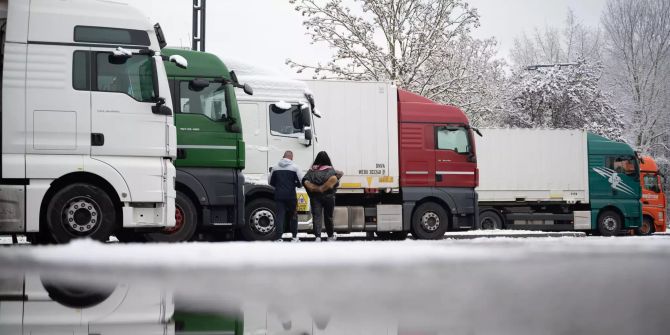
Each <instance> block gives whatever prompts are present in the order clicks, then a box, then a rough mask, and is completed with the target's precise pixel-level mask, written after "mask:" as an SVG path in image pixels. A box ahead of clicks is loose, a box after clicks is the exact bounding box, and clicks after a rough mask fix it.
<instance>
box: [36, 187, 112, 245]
mask: <svg viewBox="0 0 670 335" xmlns="http://www.w3.org/2000/svg"><path fill="white" fill-rule="evenodd" d="M46 225H47V227H48V228H49V231H50V232H51V235H52V236H53V239H54V241H55V242H56V243H67V242H69V241H70V240H72V239H76V238H83V237H88V238H91V239H94V240H98V241H102V242H107V240H109V236H110V235H112V233H113V232H114V230H115V228H116V211H115V210H114V203H113V202H112V199H111V198H110V197H109V195H107V193H106V192H105V191H103V190H102V189H100V188H99V187H97V186H94V185H90V184H84V183H77V184H72V185H68V186H66V187H64V188H63V189H61V190H59V191H58V192H56V194H54V196H53V198H51V201H49V205H48V206H47V212H46Z"/></svg>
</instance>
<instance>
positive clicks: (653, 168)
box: [640, 156, 658, 173]
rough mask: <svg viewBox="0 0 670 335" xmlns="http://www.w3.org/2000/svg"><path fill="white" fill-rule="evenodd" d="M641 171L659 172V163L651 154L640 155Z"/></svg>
mask: <svg viewBox="0 0 670 335" xmlns="http://www.w3.org/2000/svg"><path fill="white" fill-rule="evenodd" d="M640 171H641V172H650V173H655V172H658V165H657V164H656V161H654V159H653V158H652V157H651V156H642V157H640Z"/></svg>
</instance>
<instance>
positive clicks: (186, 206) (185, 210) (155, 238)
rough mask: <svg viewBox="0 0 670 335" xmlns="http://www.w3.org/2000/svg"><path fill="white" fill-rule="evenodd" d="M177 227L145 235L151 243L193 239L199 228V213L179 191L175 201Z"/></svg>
mask: <svg viewBox="0 0 670 335" xmlns="http://www.w3.org/2000/svg"><path fill="white" fill-rule="evenodd" d="M174 205H175V206H174V207H175V208H174V209H175V221H176V223H175V226H174V227H173V228H165V229H164V230H163V231H160V232H155V233H147V234H145V236H146V239H147V241H149V242H185V241H190V240H191V239H193V235H195V231H196V229H197V228H198V213H197V209H196V207H195V205H194V204H193V202H192V201H191V199H190V198H189V197H188V196H187V195H186V194H184V193H183V192H180V191H177V198H176V199H175V201H174Z"/></svg>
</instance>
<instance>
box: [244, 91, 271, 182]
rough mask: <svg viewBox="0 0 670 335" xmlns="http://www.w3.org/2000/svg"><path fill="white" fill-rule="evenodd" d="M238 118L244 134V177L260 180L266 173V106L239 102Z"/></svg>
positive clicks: (247, 179)
mask: <svg viewBox="0 0 670 335" xmlns="http://www.w3.org/2000/svg"><path fill="white" fill-rule="evenodd" d="M237 105H238V106H239V108H240V118H241V119H242V134H244V143H245V145H246V148H245V155H246V157H245V160H246V162H245V164H244V175H245V178H246V181H247V182H249V181H251V182H253V180H249V178H261V177H258V176H260V175H263V174H266V173H267V172H268V166H269V163H268V132H267V127H266V124H267V113H265V106H266V104H265V103H263V102H255V101H252V102H246V101H245V102H239V101H238V104H237Z"/></svg>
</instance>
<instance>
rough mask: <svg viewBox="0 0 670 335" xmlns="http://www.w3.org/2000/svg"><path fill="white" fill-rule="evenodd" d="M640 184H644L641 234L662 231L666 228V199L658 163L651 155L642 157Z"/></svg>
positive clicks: (639, 230)
mask: <svg viewBox="0 0 670 335" xmlns="http://www.w3.org/2000/svg"><path fill="white" fill-rule="evenodd" d="M640 185H641V186H642V199H641V201H642V218H643V220H642V225H641V226H640V228H639V229H638V231H637V233H638V234H639V235H649V234H651V233H655V232H657V233H661V232H665V230H666V221H665V214H666V211H665V210H666V199H665V193H664V192H663V182H662V177H661V174H660V172H659V170H658V165H656V162H655V161H654V159H653V158H651V157H650V156H644V157H642V158H641V159H640Z"/></svg>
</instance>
